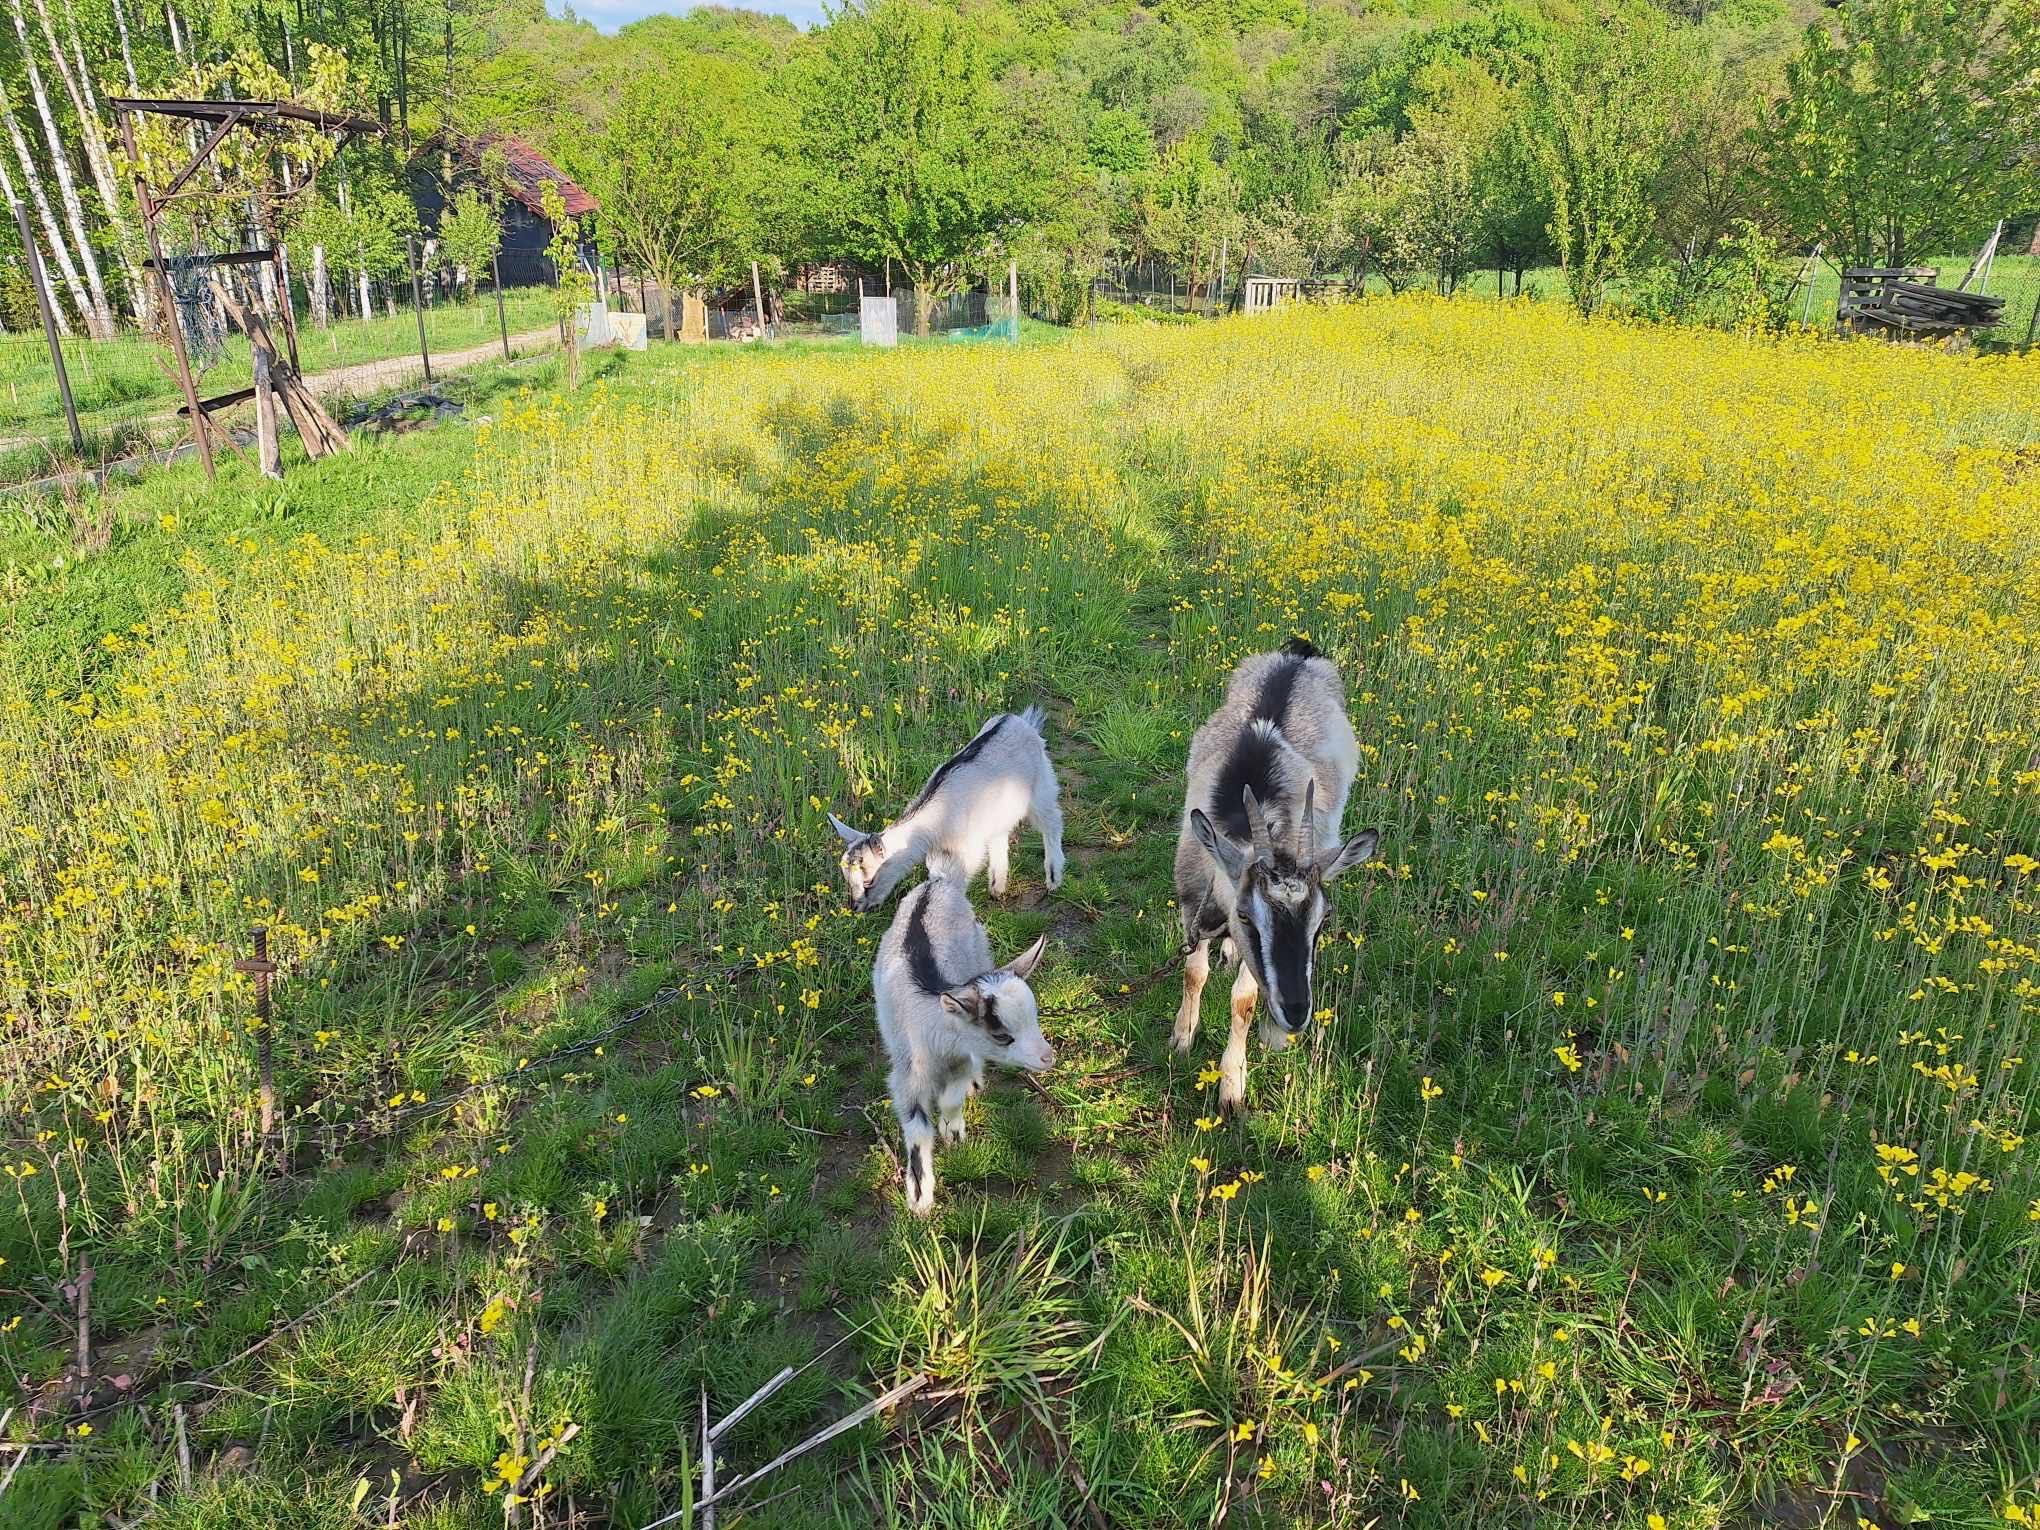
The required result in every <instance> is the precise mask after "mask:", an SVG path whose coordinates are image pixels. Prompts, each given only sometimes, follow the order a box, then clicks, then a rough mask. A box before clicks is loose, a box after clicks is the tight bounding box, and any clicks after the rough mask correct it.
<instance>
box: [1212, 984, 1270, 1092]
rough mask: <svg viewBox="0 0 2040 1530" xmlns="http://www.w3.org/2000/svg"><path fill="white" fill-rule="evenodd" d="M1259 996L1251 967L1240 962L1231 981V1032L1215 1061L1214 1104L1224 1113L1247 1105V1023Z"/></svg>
mask: <svg viewBox="0 0 2040 1530" xmlns="http://www.w3.org/2000/svg"><path fill="white" fill-rule="evenodd" d="M1260 997H1261V985H1260V984H1258V983H1256V982H1255V981H1254V972H1253V969H1252V968H1251V967H1249V966H1248V965H1247V964H1246V963H1245V962H1241V963H1240V975H1239V976H1238V977H1237V978H1235V979H1234V980H1233V985H1232V1035H1231V1036H1230V1037H1228V1038H1227V1040H1226V1044H1225V1055H1224V1056H1223V1057H1221V1058H1220V1059H1219V1062H1218V1108H1219V1110H1220V1111H1221V1112H1222V1113H1224V1114H1226V1115H1231V1114H1233V1113H1234V1112H1235V1111H1242V1110H1245V1109H1246V1108H1247V1027H1248V1026H1250V1025H1251V1024H1253V1020H1254V1004H1255V1001H1256V1000H1258V999H1259V998H1260Z"/></svg>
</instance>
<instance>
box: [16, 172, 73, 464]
mask: <svg viewBox="0 0 2040 1530" xmlns="http://www.w3.org/2000/svg"><path fill="white" fill-rule="evenodd" d="M14 226H15V227H16V228H18V229H20V230H21V248H22V249H23V250H24V251H25V252H26V254H27V258H28V281H29V285H30V286H32V287H34V288H35V301H36V306H37V307H38V308H40V309H41V310H42V327H43V338H44V339H45V340H47V341H49V343H50V366H51V367H52V368H54V369H55V371H56V374H57V393H58V395H59V396H60V397H61V398H62V399H63V401H64V420H65V422H66V423H67V424H69V425H70V427H71V450H72V451H74V452H76V453H77V454H78V455H79V457H80V458H83V457H84V455H85V433H84V432H83V431H81V430H79V429H78V406H77V405H76V404H74V403H72V402H71V374H70V373H68V372H66V371H65V370H64V348H63V346H62V345H61V344H60V343H59V342H58V339H57V311H56V309H55V308H53V307H51V306H50V285H49V278H48V276H46V275H45V274H44V272H43V263H42V251H41V250H39V249H37V248H36V244H35V235H34V234H33V233H32V232H31V231H30V230H29V226H28V209H27V208H25V207H23V206H22V205H21V203H20V202H19V201H17V202H15V204H14Z"/></svg>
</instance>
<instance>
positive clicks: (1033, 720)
mask: <svg viewBox="0 0 2040 1530" xmlns="http://www.w3.org/2000/svg"><path fill="white" fill-rule="evenodd" d="M1020 721H1022V722H1024V723H1025V724H1027V726H1028V727H1030V728H1032V729H1033V730H1034V731H1035V732H1036V733H1039V734H1041V735H1043V736H1044V737H1046V736H1047V733H1048V713H1046V712H1044V711H1043V710H1042V709H1041V707H1040V705H1039V704H1038V703H1037V704H1035V705H1033V706H1030V707H1028V708H1027V709H1026V710H1025V711H1023V712H1022V713H1021V714H1020Z"/></svg>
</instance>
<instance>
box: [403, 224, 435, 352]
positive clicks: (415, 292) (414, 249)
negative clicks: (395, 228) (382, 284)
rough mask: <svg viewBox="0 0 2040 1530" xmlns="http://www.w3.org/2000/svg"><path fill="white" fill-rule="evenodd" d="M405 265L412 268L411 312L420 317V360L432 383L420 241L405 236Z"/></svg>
mask: <svg viewBox="0 0 2040 1530" xmlns="http://www.w3.org/2000/svg"><path fill="white" fill-rule="evenodd" d="M404 263H405V264H406V265H408V266H409V267H410V268H411V312H412V313H414V314H416V315H417V316H418V359H419V360H420V361H422V362H424V363H425V381H426V382H428V383H430V382H431V381H432V353H431V352H430V351H429V350H427V349H426V348H425V294H424V293H423V292H422V291H421V290H419V287H418V241H417V240H415V239H413V238H412V237H411V236H410V235H409V234H406V235H405V236H404Z"/></svg>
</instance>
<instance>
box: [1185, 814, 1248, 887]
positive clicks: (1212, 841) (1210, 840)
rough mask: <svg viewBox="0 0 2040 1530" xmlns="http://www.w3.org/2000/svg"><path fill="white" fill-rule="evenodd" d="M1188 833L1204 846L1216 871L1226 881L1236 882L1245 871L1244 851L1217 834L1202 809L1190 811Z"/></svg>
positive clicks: (1214, 825) (1215, 828)
mask: <svg viewBox="0 0 2040 1530" xmlns="http://www.w3.org/2000/svg"><path fill="white" fill-rule="evenodd" d="M1190 832H1191V833H1193V834H1195V835H1196V836H1197V843H1199V844H1200V845H1202V846H1204V848H1205V849H1206V850H1207V851H1208V852H1210V855H1211V858H1212V859H1213V860H1214V861H1217V862H1218V869H1219V870H1221V871H1223V872H1224V873H1225V874H1226V877H1227V879H1228V880H1230V881H1234V882H1237V881H1238V880H1239V879H1240V873H1241V872H1243V871H1245V870H1246V869H1247V852H1246V850H1245V849H1244V848H1243V847H1242V846H1239V845H1236V844H1234V843H1233V842H1232V840H1230V839H1228V838H1227V837H1226V836H1225V835H1223V834H1221V833H1219V832H1218V826H1217V825H1216V824H1214V823H1213V822H1212V821H1211V819H1210V817H1209V815H1207V814H1206V813H1205V811H1204V809H1203V808H1192V809H1191V810H1190Z"/></svg>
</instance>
